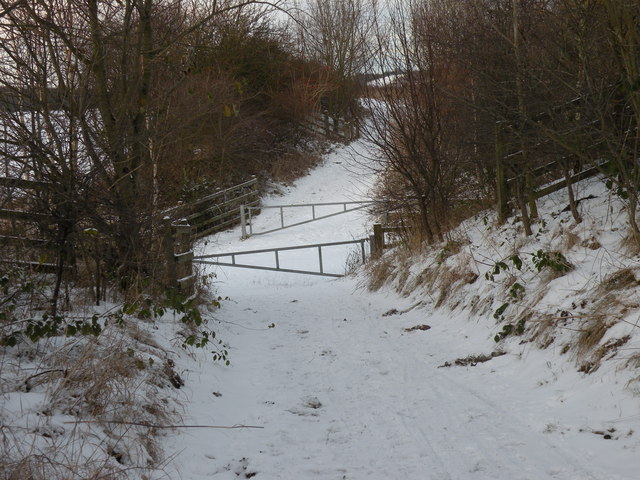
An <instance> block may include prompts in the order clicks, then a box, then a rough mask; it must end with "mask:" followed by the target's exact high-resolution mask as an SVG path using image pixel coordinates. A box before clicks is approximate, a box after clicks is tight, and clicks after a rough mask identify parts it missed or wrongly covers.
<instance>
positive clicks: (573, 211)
mask: <svg viewBox="0 0 640 480" xmlns="http://www.w3.org/2000/svg"><path fill="white" fill-rule="evenodd" d="M563 170H564V179H565V181H566V182H567V194H568V196H569V209H570V210H571V215H573V219H574V220H575V221H576V223H580V222H582V217H580V214H579V213H578V205H577V204H576V197H575V194H574V192H573V183H572V182H571V172H569V168H568V167H567V166H565V167H564V169H563Z"/></svg>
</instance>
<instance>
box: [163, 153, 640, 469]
mask: <svg viewBox="0 0 640 480" xmlns="http://www.w3.org/2000/svg"><path fill="white" fill-rule="evenodd" d="M339 155H340V152H338V153H336V155H335V156H334V157H332V158H329V159H328V161H327V162H326V163H325V164H324V165H323V166H322V167H320V168H319V169H317V170H316V171H315V172H314V173H312V175H310V176H309V177H306V178H304V179H301V180H300V181H299V182H298V183H297V187H296V188H293V189H291V192H290V193H289V194H288V195H286V196H285V197H284V198H282V199H277V198H276V199H268V200H267V202H271V203H279V202H283V203H290V202H296V201H301V200H302V199H304V198H308V197H309V196H310V195H312V193H313V192H315V195H313V196H314V197H315V198H316V199H317V201H335V200H342V199H351V200H353V199H354V198H355V197H358V195H362V192H363V191H365V190H366V189H365V188H363V185H366V184H367V181H368V179H367V178H366V175H365V172H360V173H359V174H358V175H356V177H353V176H350V175H346V174H345V173H344V172H343V171H342V170H341V169H342V168H343V165H342V163H337V160H336V158H339ZM356 178H357V179H359V181H355V179H356ZM361 181H363V182H364V183H361ZM350 186H352V187H353V188H355V190H354V189H352V188H350ZM336 197H340V198H336ZM261 221H263V220H261ZM264 221H268V219H265V220H264ZM326 222H332V223H330V225H329V228H327V224H326V223H325V224H323V225H321V223H322V222H319V223H318V224H310V225H307V226H302V227H298V229H299V230H298V229H291V230H285V231H282V232H277V233H275V234H273V235H269V236H265V237H256V238H251V239H249V240H247V241H244V242H240V241H239V240H238V236H239V234H238V232H237V231H233V232H230V233H228V234H224V235H221V236H219V237H218V238H216V239H212V241H211V242H210V243H209V245H207V246H206V247H205V249H206V250H211V251H214V250H215V251H224V250H223V249H226V251H232V250H249V249H255V248H266V247H268V246H272V245H278V244H279V245H283V244H288V245H293V244H301V243H311V242H319V241H336V240H343V239H348V238H352V237H358V236H361V235H363V234H364V233H365V227H364V226H365V224H366V219H365V218H364V214H363V213H353V214H349V215H345V216H338V217H335V218H334V219H332V220H326ZM292 261H295V260H292ZM340 261H344V260H340ZM216 273H217V280H216V281H217V285H216V287H217V289H218V293H219V294H220V295H222V296H228V297H229V299H228V300H226V301H224V302H223V308H222V309H221V310H220V311H219V313H218V314H217V315H218V317H219V319H220V324H219V326H218V327H217V330H218V333H219V335H220V337H221V338H223V339H224V340H225V342H227V343H228V344H229V345H230V357H231V361H232V365H231V366H230V367H223V366H220V365H212V364H211V363H209V362H208V361H207V358H206V357H205V356H199V357H198V358H199V363H197V362H193V361H191V360H188V359H186V358H185V359H183V362H182V365H181V367H182V369H183V372H184V375H185V376H186V377H187V378H188V387H187V388H186V389H185V410H186V411H185V414H184V421H185V423H187V424H199V425H228V426H231V425H238V424H241V425H248V426H257V427H261V428H259V429H253V428H251V429H234V430H221V429H206V428H203V429H189V430H185V431H183V432H181V434H180V435H179V436H176V437H172V438H170V439H168V445H167V447H168V450H169V451H175V452H176V458H175V459H174V460H173V462H172V463H171V464H170V465H169V466H168V468H167V470H168V472H170V476H171V478H176V476H177V475H179V476H180V477H181V478H183V479H186V480H200V479H212V478H213V479H236V478H253V477H255V478H264V479H285V480H286V479H291V480H295V479H331V480H333V479H362V480H365V479H366V480H377V479H380V480H384V479H402V480H414V479H415V480H419V479H430V480H446V479H455V480H457V479H504V480H524V479H530V480H544V479H559V480H568V479H576V480H578V479H580V480H582V479H597V480H600V479H602V480H605V479H607V480H608V479H629V480H630V479H635V478H638V474H637V472H638V466H639V465H640V463H639V462H638V460H637V457H638V456H637V453H638V444H637V442H635V439H634V438H633V437H631V436H627V438H626V439H625V438H621V439H619V440H617V441H606V440H603V437H602V436H600V435H594V434H593V433H592V432H591V431H590V430H589V429H591V428H595V427H598V428H599V427H600V426H601V425H605V424H606V422H607V421H608V419H612V418H613V419H615V418H620V417H621V416H625V415H634V414H635V411H636V410H637V408H636V407H637V405H636V402H632V400H630V399H629V398H627V397H624V398H620V399H619V401H615V402H612V401H608V402H607V401H602V398H603V397H606V396H607V395H608V394H609V393H610V394H611V395H612V396H613V395H617V393H615V392H614V391H613V390H612V391H611V392H609V391H607V390H606V388H604V389H603V387H602V385H594V383H595V382H591V381H586V382H585V380H584V378H583V377H581V376H580V375H579V374H577V373H575V372H574V371H572V370H571V369H570V368H569V367H568V366H567V365H566V364H563V363H561V362H556V361H555V360H549V358H548V357H545V356H544V354H543V352H539V351H531V350H527V352H528V353H526V354H524V355H522V354H513V353H511V354H507V355H504V356H501V357H497V358H494V359H492V360H491V361H489V362H487V363H482V364H478V365H477V366H473V367H472V366H465V367H441V366H442V365H443V364H444V363H445V362H447V361H453V360H455V359H456V358H459V357H466V356H467V355H469V354H480V353H490V352H491V351H492V349H493V348H494V344H493V340H492V339H491V338H489V336H488V335H487V333H486V331H485V330H484V329H483V326H482V325H481V324H479V323H475V322H468V321H464V319H460V318H447V317H446V316H444V314H430V316H427V313H426V311H425V310H423V309H421V308H419V307H417V308H415V304H416V299H406V298H399V297H398V296H396V295H395V294H393V293H391V292H389V291H383V292H379V293H371V292H368V291H366V289H364V288H362V286H361V284H360V283H361V280H359V279H358V278H353V277H350V278H346V279H340V280H330V279H324V278H314V277H305V276H296V275H291V274H283V273H272V272H258V271H253V270H233V271H232V270H231V269H230V270H224V271H222V270H217V271H216ZM424 324H428V325H429V326H430V327H431V328H430V329H428V330H414V331H407V330H406V329H407V328H410V327H414V326H419V325H424ZM523 352H525V349H524V347H523ZM611 375H615V372H611ZM558 378H560V380H558ZM601 378H602V377H601ZM594 380H595V379H594ZM612 383H613V381H612ZM618 389H619V386H618V387H616V391H617V390H618ZM596 406H597V407H602V408H600V409H599V410H598V409H596V408H595V407H596ZM629 438H631V440H629ZM173 472H177V473H173Z"/></svg>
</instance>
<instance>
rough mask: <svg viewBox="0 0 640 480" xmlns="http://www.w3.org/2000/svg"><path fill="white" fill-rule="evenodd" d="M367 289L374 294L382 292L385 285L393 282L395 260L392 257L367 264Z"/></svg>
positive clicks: (385, 257)
mask: <svg viewBox="0 0 640 480" xmlns="http://www.w3.org/2000/svg"><path fill="white" fill-rule="evenodd" d="M366 269H367V278H368V281H367V288H368V289H369V290H371V291H372V292H375V291H377V290H380V288H382V286H383V285H384V284H386V283H387V282H389V281H390V280H391V275H392V273H393V270H394V268H393V258H392V256H391V255H383V256H382V257H380V258H378V259H375V260H372V261H370V262H369V263H368V264H367V267H366Z"/></svg>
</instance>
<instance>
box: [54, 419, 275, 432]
mask: <svg viewBox="0 0 640 480" xmlns="http://www.w3.org/2000/svg"><path fill="white" fill-rule="evenodd" d="M64 423H65V424H79V423H115V424H116V425H132V426H138V427H147V428H217V429H225V430H232V429H238V428H264V427H260V426H256V425H231V426H224V425H158V424H155V423H146V422H124V421H119V420H77V421H75V422H64Z"/></svg>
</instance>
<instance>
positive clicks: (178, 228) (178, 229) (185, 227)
mask: <svg viewBox="0 0 640 480" xmlns="http://www.w3.org/2000/svg"><path fill="white" fill-rule="evenodd" d="M173 227H174V229H175V239H174V240H175V247H174V258H175V264H176V273H177V275H176V276H177V279H176V287H177V289H178V291H180V292H181V293H183V294H185V295H187V296H190V295H192V294H193V290H194V288H193V287H194V285H195V280H196V277H195V275H194V274H193V250H192V248H191V247H192V245H191V243H192V236H191V225H189V222H187V221H186V220H184V219H183V220H180V223H178V224H177V225H174V226H173ZM176 250H177V253H176Z"/></svg>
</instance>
